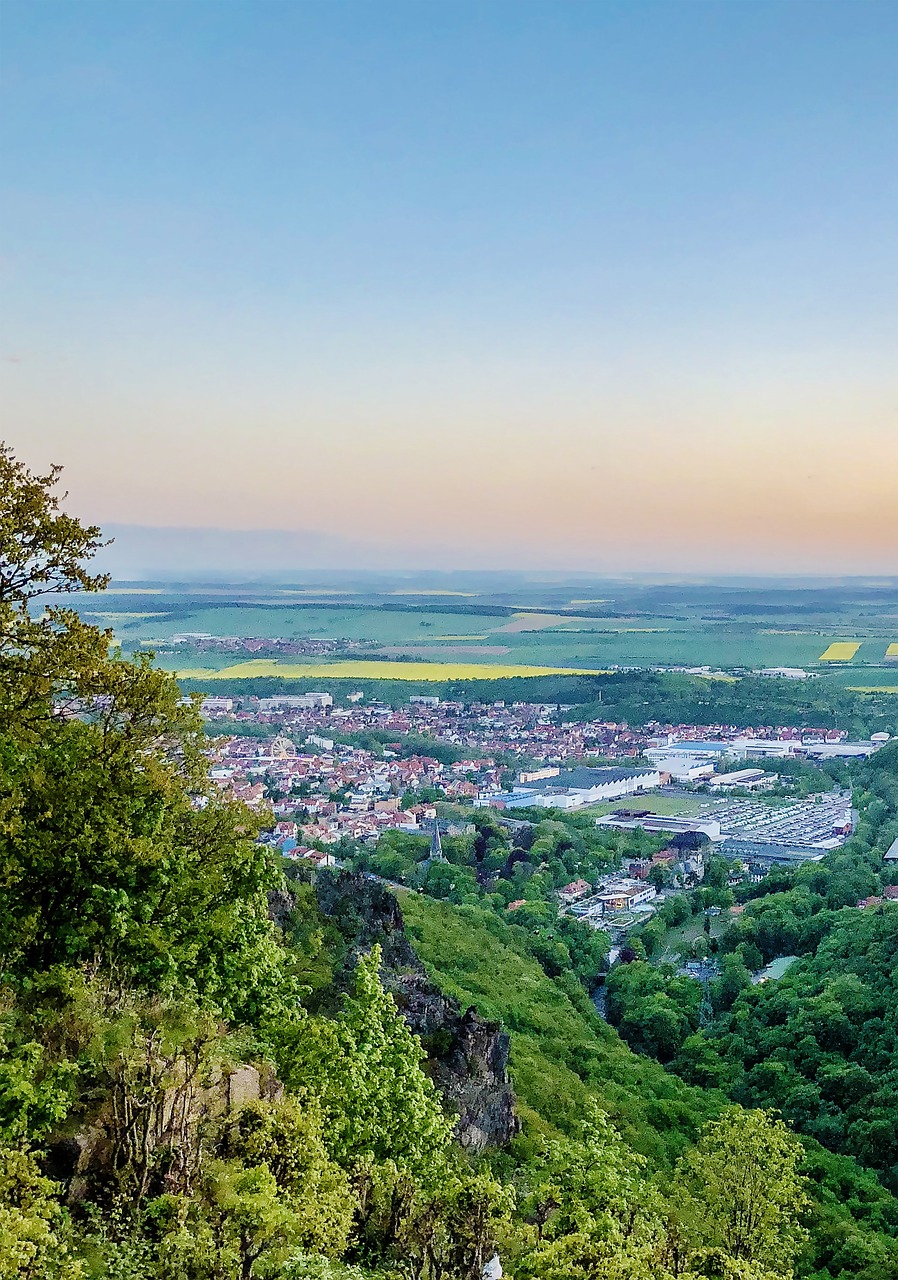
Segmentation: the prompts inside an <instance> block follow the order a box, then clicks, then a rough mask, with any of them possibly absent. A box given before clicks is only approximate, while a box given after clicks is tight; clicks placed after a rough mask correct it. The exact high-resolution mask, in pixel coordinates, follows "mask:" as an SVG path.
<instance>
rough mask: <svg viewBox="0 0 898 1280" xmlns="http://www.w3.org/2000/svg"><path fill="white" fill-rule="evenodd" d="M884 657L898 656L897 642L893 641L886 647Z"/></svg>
mask: <svg viewBox="0 0 898 1280" xmlns="http://www.w3.org/2000/svg"><path fill="white" fill-rule="evenodd" d="M886 657H887V658H898V644H895V643H893V644H890V645H889V647H888V649H886Z"/></svg>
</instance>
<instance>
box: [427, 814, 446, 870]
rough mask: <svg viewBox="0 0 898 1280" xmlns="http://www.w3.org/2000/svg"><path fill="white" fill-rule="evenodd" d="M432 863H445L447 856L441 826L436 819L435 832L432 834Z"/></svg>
mask: <svg viewBox="0 0 898 1280" xmlns="http://www.w3.org/2000/svg"><path fill="white" fill-rule="evenodd" d="M429 861H431V862H445V861H446V855H445V854H444V853H443V844H442V841H441V840H440V824H439V822H438V821H437V819H436V818H434V820H433V831H431V833H430V859H429Z"/></svg>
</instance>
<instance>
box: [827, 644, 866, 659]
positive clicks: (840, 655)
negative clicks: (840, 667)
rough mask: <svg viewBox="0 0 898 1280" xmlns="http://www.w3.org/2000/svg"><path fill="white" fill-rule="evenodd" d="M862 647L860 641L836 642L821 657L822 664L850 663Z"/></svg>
mask: <svg viewBox="0 0 898 1280" xmlns="http://www.w3.org/2000/svg"><path fill="white" fill-rule="evenodd" d="M860 647H861V641H860V640H835V641H833V643H832V644H831V645H830V646H829V648H828V649H827V650H826V651H825V652H824V653H821V655H820V661H821V662H850V661H851V659H852V658H853V657H854V656H855V655H856V653H857V651H858V649H860Z"/></svg>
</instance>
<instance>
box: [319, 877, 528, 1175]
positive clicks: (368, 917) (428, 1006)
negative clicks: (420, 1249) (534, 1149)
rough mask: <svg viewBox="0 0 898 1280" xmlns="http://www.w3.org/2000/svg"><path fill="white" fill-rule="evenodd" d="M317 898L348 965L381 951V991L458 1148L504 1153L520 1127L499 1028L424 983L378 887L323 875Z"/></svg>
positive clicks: (391, 900) (394, 911)
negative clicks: (449, 1120) (436, 1093)
mask: <svg viewBox="0 0 898 1280" xmlns="http://www.w3.org/2000/svg"><path fill="white" fill-rule="evenodd" d="M316 897H317V900H318V905H319V908H320V910H321V912H322V914H324V915H326V916H327V917H328V918H329V919H331V920H332V921H333V922H334V923H335V924H336V926H337V928H338V929H339V930H340V932H341V933H342V934H343V937H344V938H345V939H346V941H347V943H348V944H349V948H350V953H351V956H352V959H353V962H354V958H355V956H356V955H357V954H358V953H359V952H361V951H367V950H369V949H370V948H371V947H372V946H374V944H375V943H377V944H379V945H380V948H381V954H382V962H381V977H382V980H383V983H384V986H385V987H386V988H387V989H388V990H389V991H390V992H392V994H393V998H394V999H395V1001H396V1004H397V1005H398V1007H399V1009H400V1010H401V1012H402V1014H403V1017H404V1018H405V1020H406V1022H407V1023H408V1025H409V1027H410V1028H411V1030H412V1031H414V1033H415V1035H417V1036H419V1037H420V1039H421V1043H422V1044H423V1046H424V1050H425V1052H426V1053H427V1057H428V1070H429V1072H430V1075H431V1077H432V1079H433V1081H434V1083H435V1084H436V1085H437V1087H438V1088H439V1089H440V1091H441V1093H442V1094H443V1096H444V1098H445V1099H446V1101H447V1103H448V1104H449V1106H450V1108H451V1109H452V1111H454V1112H455V1113H456V1114H457V1116H458V1119H457V1121H456V1124H455V1134H456V1137H457V1139H458V1141H459V1143H460V1144H461V1145H462V1146H463V1147H465V1148H467V1149H468V1150H471V1151H483V1150H485V1149H486V1148H487V1147H500V1146H504V1145H505V1144H506V1143H507V1142H509V1141H510V1140H511V1139H512V1138H513V1137H514V1136H515V1134H516V1133H517V1132H518V1130H519V1129H520V1122H519V1120H518V1117H517V1115H516V1114H515V1108H514V1092H513V1090H512V1087H511V1081H510V1080H509V1077H508V1054H509V1048H510V1041H509V1037H508V1035H507V1034H506V1033H505V1032H504V1031H503V1030H502V1028H501V1026H500V1025H499V1023H497V1022H487V1021H486V1020H485V1019H483V1018H481V1017H480V1015H479V1014H478V1013H477V1012H476V1010H474V1009H462V1007H461V1005H460V1004H459V1003H458V1001H457V1000H454V999H453V998H452V997H451V996H447V995H445V994H444V992H442V991H440V989H439V987H437V986H436V984H435V983H434V982H432V981H431V980H430V978H429V977H428V976H427V973H426V970H425V968H424V966H423V964H422V963H421V961H420V959H419V958H418V956H417V954H416V952H415V950H414V947H413V946H412V944H411V943H410V942H409V939H408V935H407V934H406V932H405V926H404V921H403V918H402V908H401V907H400V905H399V902H398V901H397V899H396V897H395V895H394V894H392V893H391V892H390V891H389V890H388V889H386V888H385V887H384V885H382V884H380V883H379V882H378V881H375V880H370V879H368V878H367V877H365V876H361V875H352V874H350V873H348V872H342V873H340V874H339V875H328V876H322V877H321V878H320V879H319V880H318V881H317V884H316ZM348 972H349V967H347V974H348Z"/></svg>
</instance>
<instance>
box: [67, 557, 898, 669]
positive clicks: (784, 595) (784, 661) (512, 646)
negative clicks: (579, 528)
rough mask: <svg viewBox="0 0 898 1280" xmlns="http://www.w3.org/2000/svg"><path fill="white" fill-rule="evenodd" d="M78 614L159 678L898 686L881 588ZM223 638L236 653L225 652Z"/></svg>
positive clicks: (521, 588)
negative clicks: (791, 678)
mask: <svg viewBox="0 0 898 1280" xmlns="http://www.w3.org/2000/svg"><path fill="white" fill-rule="evenodd" d="M60 603H62V601H60ZM74 604H75V606H76V608H78V609H79V610H80V611H82V612H83V615H84V616H85V617H86V618H87V619H88V620H95V621H96V622H97V623H98V624H100V625H102V626H105V627H107V628H109V629H110V630H111V631H112V633H113V635H114V639H115V642H116V643H117V644H119V645H121V646H122V648H123V649H124V651H125V652H141V651H144V652H145V651H153V652H154V653H155V655H156V661H157V663H158V664H159V665H160V666H163V667H165V668H166V669H168V670H171V671H179V672H184V673H186V672H189V673H190V675H191V677H193V678H196V679H201V680H220V679H222V678H224V677H225V676H226V677H227V678H228V679H233V678H248V677H250V676H259V675H261V674H263V673H264V674H265V675H269V676H277V677H280V678H286V679H289V680H292V681H295V680H299V679H302V678H310V679H311V678H324V677H327V678H332V677H336V676H337V675H338V672H337V670H336V669H335V668H334V666H333V665H331V664H332V663H335V662H339V663H340V664H341V665H340V671H339V675H343V676H346V677H347V678H357V679H361V678H363V677H362V675H361V674H360V673H361V672H362V671H364V672H365V673H366V676H365V678H371V679H373V680H378V681H380V682H384V681H386V680H388V679H390V678H393V679H396V680H400V681H414V680H418V681H421V682H422V683H430V682H434V681H438V680H456V679H465V678H471V679H476V678H480V677H481V674H482V673H483V675H484V678H496V679H501V678H505V677H508V676H511V675H523V674H524V673H527V674H534V675H535V674H540V675H546V674H550V673H553V672H568V673H571V674H574V673H575V672H595V671H606V670H608V669H612V668H631V667H632V668H653V667H661V668H666V669H682V670H700V669H704V670H705V673H706V674H714V673H716V674H718V675H719V674H724V675H726V676H728V677H731V678H732V677H736V678H739V677H742V676H744V675H745V674H747V673H748V672H751V671H753V670H755V671H756V670H759V669H764V668H780V667H782V668H797V669H802V670H804V671H806V672H808V673H809V674H811V675H812V676H816V677H817V678H818V679H820V680H824V681H827V682H829V681H832V682H833V683H834V684H836V685H838V687H840V688H843V689H847V688H858V687H863V688H871V689H877V690H879V689H884V687H885V686H891V684H893V683H896V682H895V681H894V680H893V676H894V662H895V658H896V656H898V642H896V640H895V634H896V628H898V582H895V581H893V580H886V579H883V580H879V581H876V582H873V583H872V584H871V583H852V582H847V583H846V582H841V583H839V582H834V583H830V584H825V583H819V582H807V581H805V582H795V583H789V582H785V581H784V582H745V583H727V582H718V583H713V582H698V581H696V582H689V581H684V582H672V581H654V582H653V581H651V580H645V581H642V580H633V579H616V580H608V579H589V578H579V579H570V580H564V579H563V578H560V577H555V578H552V577H546V578H544V579H537V578H535V577H533V576H532V575H525V574H518V575H498V574H474V573H469V574H431V575H427V574H421V575H418V576H417V577H412V576H411V575H405V576H404V577H398V578H397V577H394V578H393V579H390V578H389V576H388V575H378V576H374V575H367V576H366V575H354V576H353V575H342V576H340V575H335V576H334V577H333V578H332V579H328V580H324V579H323V578H322V576H321V575H319V576H318V579H317V580H314V579H311V580H310V581H308V582H305V583H304V582H302V581H299V582H294V583H284V584H277V583H274V584H273V583H250V584H247V583H243V584H227V583H212V584H209V583H205V584H204V583H194V584H190V583H188V584H178V585H174V584H165V583H140V584H137V583H134V584H126V583H115V584H113V586H111V587H110V588H109V589H108V590H107V591H106V592H104V593H100V594H99V595H97V596H94V597H92V598H90V599H87V598H85V599H83V600H81V599H79V598H78V597H75V598H74ZM226 637H230V638H232V641H233V643H229V644H220V645H218V646H216V643H215V640H216V639H217V638H226ZM846 637H851V638H850V639H846ZM210 638H211V639H210ZM250 641H251V646H250V647H247V644H248V643H249V642H250ZM245 642H246V643H245ZM276 645H281V646H282V647H281V649H279V650H277V651H275V646H276ZM285 645H288V646H292V647H290V648H288V649H287V651H286V652H285V651H284V648H283V646H285ZM316 646H317V647H316ZM322 659H327V661H326V663H322ZM245 660H249V661H250V662H252V663H253V664H254V665H253V666H248V665H247V662H246V661H245ZM261 662H267V663H268V664H269V665H268V666H265V667H260V666H259V665H258V664H259V663H261ZM351 662H361V663H364V664H370V665H365V666H363V667H361V668H359V667H352V666H350V665H347V664H348V663H351ZM315 663H318V665H317V666H316V665H315ZM272 664H276V665H272ZM369 672H370V677H369V675H368V674H367V673H369Z"/></svg>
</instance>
